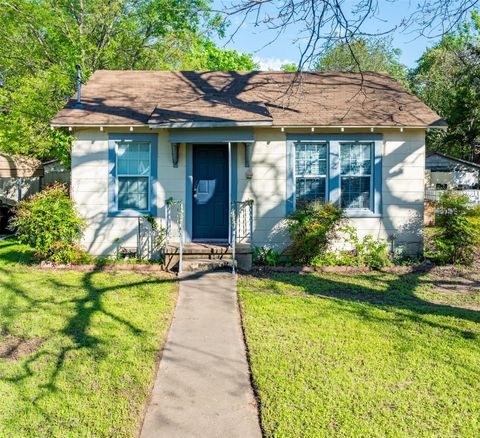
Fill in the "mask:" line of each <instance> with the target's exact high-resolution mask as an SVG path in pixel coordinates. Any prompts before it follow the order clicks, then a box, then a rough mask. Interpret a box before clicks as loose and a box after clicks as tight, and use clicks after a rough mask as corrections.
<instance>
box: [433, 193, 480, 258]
mask: <svg viewBox="0 0 480 438" xmlns="http://www.w3.org/2000/svg"><path fill="white" fill-rule="evenodd" d="M438 208H439V213H438V214H437V226H438V230H437V231H436V232H435V234H434V235H433V244H434V245H433V246H434V248H433V249H432V250H431V253H430V254H428V256H429V257H430V258H432V259H434V260H435V261H436V262H437V263H439V264H448V263H454V264H466V265H469V264H471V263H472V262H473V259H474V255H475V249H476V247H477V245H478V243H479V237H480V234H479V230H478V227H476V226H475V224H474V223H472V221H471V218H472V217H474V216H475V213H476V212H475V210H474V209H473V208H471V207H470V206H469V203H468V198H467V197H466V196H462V195H458V194H455V193H452V192H447V193H445V194H443V195H442V196H441V197H440V201H439V203H438Z"/></svg>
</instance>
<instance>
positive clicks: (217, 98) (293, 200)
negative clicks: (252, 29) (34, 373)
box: [52, 71, 445, 254]
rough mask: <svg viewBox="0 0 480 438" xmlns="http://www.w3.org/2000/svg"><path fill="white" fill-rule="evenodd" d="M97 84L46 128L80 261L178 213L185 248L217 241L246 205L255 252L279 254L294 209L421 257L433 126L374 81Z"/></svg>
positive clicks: (220, 76) (378, 77)
mask: <svg viewBox="0 0 480 438" xmlns="http://www.w3.org/2000/svg"><path fill="white" fill-rule="evenodd" d="M294 78H295V74H291V73H283V72H166V71H97V72H95V73H94V74H93V76H92V77H91V78H90V80H89V81H88V82H87V84H86V85H85V86H84V87H83V89H82V93H81V105H78V104H76V102H75V99H72V100H71V101H70V102H69V103H68V104H67V105H66V107H65V108H64V109H63V110H61V111H60V112H59V113H58V114H57V116H56V117H55V118H54V119H53V121H52V125H53V126H56V127H67V128H69V129H70V130H71V131H72V132H73V133H74V135H75V136H76V140H75V141H74V143H73V148H72V185H71V193H72V196H73V199H74V200H75V203H76V205H77V208H78V210H79V212H80V214H81V215H82V216H83V217H84V218H85V219H86V220H87V223H88V226H87V229H86V232H85V236H84V244H85V245H86V247H87V248H88V250H89V251H90V252H91V253H92V254H108V253H112V252H114V251H115V248H116V246H117V242H118V241H119V240H121V241H122V242H124V243H125V245H130V246H135V244H136V238H137V224H138V220H137V217H139V216H143V215H148V214H151V215H153V216H157V217H160V218H163V217H164V216H165V206H166V201H167V200H168V199H169V198H174V199H177V200H181V201H183V202H184V204H185V214H184V226H185V239H186V241H187V242H190V241H201V242H205V241H207V242H225V243H227V242H228V241H229V239H230V238H231V237H230V235H231V234H230V231H231V230H230V220H229V216H230V215H229V205H231V202H232V201H246V200H250V199H251V200H253V201H254V215H253V243H254V245H256V246H262V245H267V246H270V247H274V248H276V249H281V248H284V247H285V246H286V245H287V244H288V233H287V232H286V228H285V222H286V221H285V218H286V217H287V216H288V214H289V213H291V212H292V211H294V209H295V208H296V205H297V204H299V203H300V202H304V201H312V200H318V201H320V202H326V201H330V202H333V203H335V204H338V205H340V206H341V207H342V208H344V209H345V214H346V216H348V218H349V221H350V222H351V224H352V225H353V226H355V227H356V229H357V230H358V233H359V235H360V236H364V235H366V234H368V233H370V234H373V235H374V236H375V237H377V238H385V239H388V238H390V239H392V240H393V244H394V245H395V246H397V247H399V248H402V249H403V250H404V251H405V252H408V253H410V254H417V253H419V252H420V251H421V250H422V244H423V224H422V221H423V200H424V190H425V184H424V166H425V131H426V129H429V128H435V127H444V126H445V123H444V122H443V120H441V119H440V118H439V116H438V115H437V114H435V113H434V112H433V111H431V110H430V109H429V108H428V107H427V106H426V105H425V104H423V103H422V102H421V101H420V100H419V99H417V98H416V97H415V96H413V95H412V94H410V93H409V92H407V91H406V90H405V89H404V88H403V87H402V86H401V85H400V84H399V83H398V82H396V81H395V80H393V79H392V78H390V77H389V76H387V75H384V74H376V73H363V75H360V74H355V73H338V72H321V73H304V74H302V75H301V77H300V78H299V79H298V80H297V81H295V82H293V83H292V81H293V80H294Z"/></svg>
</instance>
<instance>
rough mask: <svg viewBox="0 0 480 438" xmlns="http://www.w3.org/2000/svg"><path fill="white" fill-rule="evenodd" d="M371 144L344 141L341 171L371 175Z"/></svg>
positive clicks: (347, 173) (341, 150)
mask: <svg viewBox="0 0 480 438" xmlns="http://www.w3.org/2000/svg"><path fill="white" fill-rule="evenodd" d="M371 148H372V145H371V144H358V143H342V144H341V145H340V171H341V173H342V174H343V175H370V173H371Z"/></svg>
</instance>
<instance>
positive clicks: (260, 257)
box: [253, 246, 281, 266]
mask: <svg viewBox="0 0 480 438" xmlns="http://www.w3.org/2000/svg"><path fill="white" fill-rule="evenodd" d="M280 258H281V254H280V253H279V252H277V251H275V250H274V249H272V248H267V247H265V246H262V247H259V246H256V247H255V248H254V250H253V263H254V264H255V265H260V266H277V265H278V264H279V263H280Z"/></svg>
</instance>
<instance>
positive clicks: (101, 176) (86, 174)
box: [71, 128, 185, 255]
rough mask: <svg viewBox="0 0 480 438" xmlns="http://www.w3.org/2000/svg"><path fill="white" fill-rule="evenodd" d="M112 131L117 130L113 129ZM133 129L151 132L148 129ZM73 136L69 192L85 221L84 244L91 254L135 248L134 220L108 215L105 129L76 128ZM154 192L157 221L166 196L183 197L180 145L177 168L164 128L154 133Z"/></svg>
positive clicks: (135, 224) (183, 181)
mask: <svg viewBox="0 0 480 438" xmlns="http://www.w3.org/2000/svg"><path fill="white" fill-rule="evenodd" d="M112 132H121V131H120V130H118V129H115V130H112ZM125 132H126V133H129V134H130V132H129V131H125ZM135 132H137V133H140V132H144V133H149V134H151V131H140V130H136V131H135ZM76 136H77V140H76V141H74V143H73V147H72V186H71V193H72V198H73V200H74V201H75V204H76V206H77V210H78V212H79V213H80V215H81V216H82V217H83V218H84V219H85V220H86V221H87V228H86V230H85V234H84V237H83V245H84V247H85V248H86V249H87V250H88V251H89V252H90V253H91V254H94V255H107V254H113V253H115V251H116V248H117V246H122V247H126V248H135V247H136V245H137V229H138V220H137V219H136V218H129V217H109V216H108V130H104V131H103V132H102V131H100V130H99V129H98V128H96V129H88V130H86V129H85V130H79V131H77V132H76ZM157 195H158V197H157V207H158V216H159V218H162V219H160V221H161V222H162V220H163V218H164V216H165V201H166V199H168V198H169V197H173V198H175V199H182V200H183V199H184V198H185V151H184V146H183V145H182V148H181V151H180V160H179V163H178V168H174V167H173V165H172V155H171V147H170V143H169V142H168V134H167V132H166V131H162V132H160V133H158V182H157ZM117 239H119V241H117Z"/></svg>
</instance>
